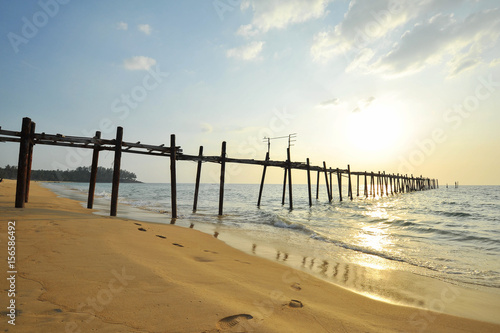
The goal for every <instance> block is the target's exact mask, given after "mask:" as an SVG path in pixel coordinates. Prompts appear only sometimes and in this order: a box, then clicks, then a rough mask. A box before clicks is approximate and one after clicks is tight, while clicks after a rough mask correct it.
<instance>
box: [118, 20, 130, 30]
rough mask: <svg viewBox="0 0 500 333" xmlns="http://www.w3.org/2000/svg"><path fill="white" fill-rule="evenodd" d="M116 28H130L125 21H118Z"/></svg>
mask: <svg viewBox="0 0 500 333" xmlns="http://www.w3.org/2000/svg"><path fill="white" fill-rule="evenodd" d="M116 29H118V30H127V29H128V24H127V23H125V22H118V23H117V24H116Z"/></svg>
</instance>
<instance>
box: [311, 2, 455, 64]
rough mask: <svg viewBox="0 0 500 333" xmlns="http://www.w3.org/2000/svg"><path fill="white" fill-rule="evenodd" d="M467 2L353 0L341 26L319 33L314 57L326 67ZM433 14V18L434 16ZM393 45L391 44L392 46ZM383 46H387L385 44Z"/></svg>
mask: <svg viewBox="0 0 500 333" xmlns="http://www.w3.org/2000/svg"><path fill="white" fill-rule="evenodd" d="M462 2H464V0H413V1H403V2H402V1H394V0H353V1H351V3H350V5H349V9H348V11H347V13H346V14H345V15H344V19H343V20H342V22H340V23H339V24H337V25H336V26H334V27H328V28H327V29H325V30H323V31H321V32H319V33H317V34H316V35H315V36H314V39H313V44H312V46H311V50H310V52H311V57H312V58H313V60H314V61H316V62H318V63H325V62H327V61H329V60H331V59H332V58H333V57H335V56H337V55H341V54H344V55H346V56H348V55H349V54H350V53H351V52H358V51H359V50H363V49H365V48H367V47H368V48H369V47H371V46H372V45H374V44H375V43H377V44H378V45H376V46H378V47H380V44H381V43H379V42H380V40H382V41H389V42H391V40H390V38H391V37H393V36H392V34H393V33H394V32H395V31H397V29H398V28H402V27H404V26H405V25H406V24H408V23H409V22H410V21H411V20H413V19H421V18H420V17H419V16H421V15H422V16H424V15H430V14H432V15H434V14H435V13H437V12H440V11H443V10H444V9H448V8H451V7H454V6H458V5H459V4H461V3H462ZM433 13H434V14H433ZM391 44H392V43H391ZM382 45H384V44H383V43H382Z"/></svg>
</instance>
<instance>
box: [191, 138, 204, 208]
mask: <svg viewBox="0 0 500 333" xmlns="http://www.w3.org/2000/svg"><path fill="white" fill-rule="evenodd" d="M198 156H200V157H202V156H203V146H200V150H199V152H198ZM202 163H203V162H202V161H201V160H199V161H198V167H197V168H196V183H195V186H194V201H193V213H194V212H196V209H197V206H198V194H199V191H200V179H201V164H202Z"/></svg>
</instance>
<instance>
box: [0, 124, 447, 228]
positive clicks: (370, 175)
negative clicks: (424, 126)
mask: <svg viewBox="0 0 500 333" xmlns="http://www.w3.org/2000/svg"><path fill="white" fill-rule="evenodd" d="M0 142H17V143H19V161H18V169H17V185H16V200H15V207H16V208H23V207H24V204H25V202H28V199H29V185H30V180H31V163H32V159H33V147H34V146H35V145H52V146H62V147H72V148H82V149H92V150H93V154H92V166H91V173H90V182H89V192H88V202H87V207H88V208H92V207H93V202H94V192H95V183H96V178H97V170H98V169H97V166H98V160H99V152H100V151H106V150H107V151H114V163H113V184H112V191H111V207H110V215H111V216H116V213H117V207H118V206H117V203H118V188H119V184H120V162H121V155H122V153H129V154H143V155H152V156H164V157H168V158H170V183H171V186H170V189H171V196H170V197H171V212H172V218H173V219H175V218H177V179H176V177H177V172H176V162H177V161H196V162H198V166H197V171H196V183H195V189H194V200H193V211H196V209H197V203H198V194H199V186H200V178H201V167H202V163H203V162H210V163H218V164H220V168H221V169H220V188H219V215H223V207H224V182H225V166H226V163H240V164H248V165H260V166H262V167H263V171H262V178H261V183H260V187H259V195H258V200H257V205H258V206H260V204H261V198H262V191H263V188H264V182H265V176H266V170H267V168H268V167H278V168H282V169H283V170H284V177H283V196H282V204H283V205H284V204H285V197H286V188H287V186H286V185H287V182H288V199H289V207H290V209H293V197H292V170H305V171H307V185H308V198H309V206H311V205H312V191H311V172H316V173H317V178H316V199H318V198H319V186H320V177H321V174H323V175H324V177H325V185H326V193H327V196H328V201H329V202H331V201H332V200H333V194H332V193H333V179H332V178H333V175H334V174H335V175H336V176H337V184H338V192H339V200H340V201H342V200H343V196H342V179H343V178H347V189H348V190H347V197H348V198H349V199H350V200H353V196H354V194H353V189H352V188H353V185H352V177H353V176H356V180H357V181H356V196H357V197H359V196H360V188H359V187H360V186H359V185H360V177H364V183H363V184H364V188H363V193H362V196H364V197H366V198H368V197H369V196H372V197H375V196H384V194H385V195H386V196H389V195H395V194H398V193H407V192H413V191H423V190H428V189H434V188H438V187H439V183H438V180H437V179H430V178H424V177H422V176H420V177H414V176H413V175H400V174H386V173H385V172H366V171H351V168H350V166H349V165H348V166H347V169H340V168H331V167H327V165H326V162H324V161H323V165H322V166H313V165H310V162H309V158H307V159H306V162H292V159H291V157H290V148H288V149H287V160H286V161H273V160H270V159H269V153H267V154H266V157H265V159H263V160H256V159H242V158H231V157H228V156H227V154H226V142H225V141H224V142H222V147H221V154H220V156H204V155H203V146H200V149H199V153H198V155H188V154H184V153H183V151H182V149H181V147H180V146H177V145H176V144H175V135H174V134H172V135H171V136H170V146H165V145H164V144H161V145H150V144H143V143H141V142H126V141H123V128H122V127H118V128H117V132H116V137H115V139H102V138H101V133H100V132H99V131H97V132H96V134H95V136H94V137H79V136H67V135H63V134H46V133H44V132H42V133H36V132H35V123H34V122H33V121H31V119H30V118H23V122H22V127H21V131H20V132H17V131H9V130H4V129H2V128H1V127H0Z"/></svg>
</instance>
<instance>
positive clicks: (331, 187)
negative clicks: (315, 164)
mask: <svg viewBox="0 0 500 333" xmlns="http://www.w3.org/2000/svg"><path fill="white" fill-rule="evenodd" d="M330 194H331V196H332V200H333V176H332V172H331V171H330Z"/></svg>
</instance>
